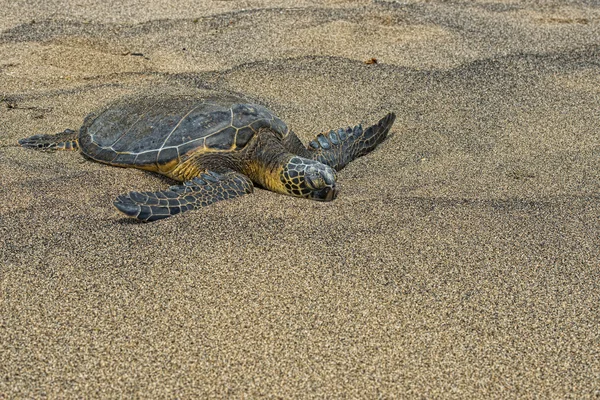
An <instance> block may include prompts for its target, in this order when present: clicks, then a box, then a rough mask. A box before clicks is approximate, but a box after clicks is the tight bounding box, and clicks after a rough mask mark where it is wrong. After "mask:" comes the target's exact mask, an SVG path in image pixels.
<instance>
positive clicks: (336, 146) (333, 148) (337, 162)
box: [308, 113, 396, 171]
mask: <svg viewBox="0 0 600 400" xmlns="http://www.w3.org/2000/svg"><path fill="white" fill-rule="evenodd" d="M395 119H396V114H394V113H389V114H388V115H386V116H385V117H383V118H382V119H380V120H379V122H377V123H376V124H375V125H372V126H370V127H368V128H367V129H363V127H362V125H356V126H355V127H349V128H340V129H334V130H331V131H329V132H327V133H319V134H318V135H317V137H316V138H315V139H314V140H312V141H311V142H310V143H309V144H308V150H309V151H310V152H311V156H312V158H313V159H314V160H317V161H319V162H322V163H323V164H326V165H329V166H330V167H332V168H334V169H335V170H336V171H339V170H341V169H342V168H344V167H345V166H346V165H348V164H349V163H350V162H351V161H352V160H355V159H356V158H358V157H360V156H364V155H365V154H367V153H370V152H371V151H373V150H374V149H375V147H377V145H378V144H379V143H381V142H383V141H384V140H385V138H386V137H387V134H388V132H389V131H390V128H391V127H392V125H393V124H394V120H395Z"/></svg>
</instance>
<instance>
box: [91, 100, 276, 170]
mask: <svg viewBox="0 0 600 400" xmlns="http://www.w3.org/2000/svg"><path fill="white" fill-rule="evenodd" d="M261 128H270V129H272V130H273V131H274V132H275V133H276V134H278V135H280V136H281V137H283V136H285V135H286V134H287V132H288V128H287V126H286V125H285V123H284V122H283V121H281V120H280V119H279V118H277V117H275V116H274V115H273V113H272V112H271V111H270V110H268V109H267V108H265V107H263V106H260V105H257V104H251V103H247V102H246V101H244V100H243V99H241V98H238V97H234V96H217V97H209V98H197V97H190V96H175V97H169V96H167V97H162V98H158V99H157V98H156V97H137V98H129V99H126V100H123V101H120V102H118V103H116V104H113V105H112V106H109V107H107V108H106V109H105V110H104V111H102V112H101V113H99V114H98V115H90V116H88V118H86V121H85V122H84V124H83V126H82V127H81V129H80V131H79V145H80V148H81V151H82V152H83V154H85V155H86V156H88V157H90V158H92V159H94V160H96V161H100V162H103V163H106V164H111V165H116V166H122V167H137V168H143V169H149V170H154V171H165V169H171V168H174V166H176V165H178V164H180V163H181V162H184V161H185V160H186V159H187V158H188V157H189V156H190V154H192V153H195V154H197V153H198V152H200V153H202V152H232V151H240V150H241V149H243V148H244V147H245V146H246V145H247V144H248V142H249V141H250V139H252V137H253V136H254V135H255V134H256V132H258V130H259V129H261ZM167 166H168V168H167Z"/></svg>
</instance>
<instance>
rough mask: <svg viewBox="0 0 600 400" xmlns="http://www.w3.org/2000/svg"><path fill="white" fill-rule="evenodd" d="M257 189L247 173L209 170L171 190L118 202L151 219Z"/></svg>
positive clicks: (135, 195)
mask: <svg viewBox="0 0 600 400" xmlns="http://www.w3.org/2000/svg"><path fill="white" fill-rule="evenodd" d="M253 188H254V186H253V185H252V181H251V180H250V179H249V178H248V177H246V176H245V175H242V174H239V173H237V172H233V171H232V172H226V173H223V174H219V173H216V172H210V171H208V172H205V173H202V174H200V175H199V176H198V177H196V178H193V179H192V180H190V181H187V182H185V183H184V184H183V185H176V186H171V187H170V188H169V189H168V190H163V191H160V192H142V193H140V192H130V193H129V194H126V195H121V196H118V197H117V199H116V201H115V203H114V204H115V206H116V207H117V208H118V209H119V211H121V212H123V213H124V214H126V215H127V216H129V217H133V218H137V219H139V220H141V221H145V222H149V221H156V220H158V219H163V218H167V217H170V216H172V215H176V214H179V213H181V212H184V211H189V210H193V209H196V208H200V207H206V206H208V205H209V204H212V203H215V202H217V201H220V200H229V199H233V198H235V197H239V196H243V195H245V194H248V193H252V191H253Z"/></svg>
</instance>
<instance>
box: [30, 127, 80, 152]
mask: <svg viewBox="0 0 600 400" xmlns="http://www.w3.org/2000/svg"><path fill="white" fill-rule="evenodd" d="M19 144H20V145H21V146H23V147H25V148H28V149H35V150H41V151H55V150H67V151H72V150H79V143H78V141H77V132H75V131H72V130H71V129H65V130H64V131H63V132H60V133H57V134H55V135H34V136H30V137H28V138H25V139H21V140H19Z"/></svg>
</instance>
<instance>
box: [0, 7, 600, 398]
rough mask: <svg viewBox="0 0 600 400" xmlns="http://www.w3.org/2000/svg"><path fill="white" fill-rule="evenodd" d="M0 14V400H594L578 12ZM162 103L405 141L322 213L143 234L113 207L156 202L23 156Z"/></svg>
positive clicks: (592, 235)
mask: <svg viewBox="0 0 600 400" xmlns="http://www.w3.org/2000/svg"><path fill="white" fill-rule="evenodd" d="M0 5H1V6H2V7H1V8H2V10H3V13H2V15H1V16H0V200H1V201H0V398H6V399H19V398H57V399H58V398H60V399H66V398H151V399H159V398H263V397H266V398H285V399H292V398H365V399H374V398H383V399H391V398H460V399H464V398H477V399H482V398H598V397H600V328H599V327H600V129H599V127H600V62H599V60H600V5H599V4H598V3H597V2H595V1H584V0H580V1H559V0H549V1H544V2H538V1H533V0H522V1H516V0H512V1H511V0H505V1H501V0H489V1H483V0H479V1H450V2H448V1H442V0H431V1H426V0H421V1H419V0H403V1H400V0H374V1H344V0H328V1H309V0H304V1H302V0H301V1H295V2H290V1H282V0H280V1H277V0H256V1H254V0H248V1H225V0H221V1H219V0H212V1H208V0H207V1H191V0H176V1H172V2H168V3H167V2H160V1H150V2H141V1H132V2H126V3H125V4H123V3H122V2H117V1H112V0H107V1H104V2H96V1H92V0H54V1H50V2H34V1H23V2H16V3H15V2H10V1H7V0H0ZM372 59H374V60H376V62H374V61H370V62H369V60H372ZM159 86H163V87H170V88H175V89H178V88H181V89H185V90H186V89H189V88H207V89H210V90H216V91H229V92H235V93H241V94H244V95H246V96H248V97H250V98H253V99H256V100H257V101H259V102H260V103H261V104H264V105H265V106H267V107H269V108H270V109H271V110H273V111H274V112H275V113H276V114H277V115H278V116H279V117H280V118H281V119H283V120H284V121H286V123H287V124H288V125H289V126H290V127H291V128H292V129H293V130H294V131H295V132H296V133H297V134H298V136H299V137H300V138H301V139H302V140H303V141H304V142H305V143H307V142H308V141H309V140H311V139H312V138H314V136H315V135H316V134H317V133H319V132H323V131H326V130H329V129H332V128H339V127H346V126H353V125H356V124H358V123H361V122H362V123H365V124H372V123H374V122H376V121H377V120H378V119H379V118H381V117H382V116H384V115H385V114H386V113H387V112H395V113H396V115H397V119H396V122H395V124H394V126H393V128H392V130H391V134H390V137H389V138H388V139H387V140H386V141H385V142H384V143H382V144H381V145H380V146H379V147H378V148H377V149H376V150H375V151H374V152H372V153H370V154H369V155H367V156H365V157H362V158H360V159H358V160H356V161H355V162H353V163H352V164H350V165H349V166H348V167H347V168H345V169H344V170H343V171H341V172H340V173H339V174H338V183H339V185H340V186H341V189H340V194H339V196H338V198H337V199H336V200H335V201H333V202H328V203H318V202H312V201H308V200H304V199H298V198H293V197H289V196H283V195H278V194H275V193H273V192H269V191H266V190H261V189H256V190H255V192H254V193H253V194H252V195H249V196H244V197H241V198H238V199H235V200H231V201H224V202H220V203H216V204H214V205H212V206H210V207H206V208H203V209H200V210H195V211H190V212H187V213H184V214H180V215H178V216H175V217H172V218H168V219H165V220H162V221H159V222H154V223H138V222H136V221H134V220H131V219H128V218H125V217H124V215H123V214H121V213H119V212H118V211H117V209H116V208H115V207H114V206H113V204H112V203H113V201H114V199H115V197H116V196H118V195H120V194H123V193H127V192H129V191H133V190H138V191H156V190H161V189H165V188H167V187H168V186H169V185H172V184H173V183H174V182H173V181H170V180H169V179H166V178H164V177H161V176H159V175H156V174H153V173H148V172H144V171H140V170H135V169H124V168H115V167H111V166H107V165H103V164H100V163H95V162H91V161H89V160H86V159H85V158H83V157H82V156H81V155H80V154H78V153H77V152H55V153H45V152H37V151H32V150H28V149H24V148H21V147H19V146H18V145H17V141H18V140H19V139H21V138H24V137H27V136H31V135H34V134H52V133H56V132H60V131H63V130H64V129H66V128H70V129H77V128H79V126H80V125H81V123H82V121H83V119H84V117H85V116H86V115H87V114H88V113H90V112H92V111H94V110H97V109H99V108H101V107H103V106H105V105H107V104H109V103H111V102H113V101H115V100H118V99H120V98H122V97H123V96H125V95H130V94H132V93H135V92H137V91H139V90H143V89H145V88H155V87H159Z"/></svg>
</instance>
